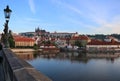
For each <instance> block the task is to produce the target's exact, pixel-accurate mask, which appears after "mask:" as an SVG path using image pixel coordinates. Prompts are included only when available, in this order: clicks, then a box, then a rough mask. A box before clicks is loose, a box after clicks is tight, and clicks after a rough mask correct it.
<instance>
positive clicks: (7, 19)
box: [3, 5, 12, 48]
mask: <svg viewBox="0 0 120 81" xmlns="http://www.w3.org/2000/svg"><path fill="white" fill-rule="evenodd" d="M11 12H12V10H11V9H9V6H8V5H7V6H6V9H4V14H5V20H6V22H5V25H4V27H5V28H4V42H3V43H4V47H5V48H9V42H8V22H9V19H10V14H11Z"/></svg>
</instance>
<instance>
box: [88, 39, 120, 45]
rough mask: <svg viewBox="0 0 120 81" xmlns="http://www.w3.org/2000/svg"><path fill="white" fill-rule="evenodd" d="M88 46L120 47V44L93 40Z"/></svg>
mask: <svg viewBox="0 0 120 81" xmlns="http://www.w3.org/2000/svg"><path fill="white" fill-rule="evenodd" d="M88 45H120V42H117V41H113V42H105V41H101V40H96V39H92V40H91V42H89V43H88Z"/></svg>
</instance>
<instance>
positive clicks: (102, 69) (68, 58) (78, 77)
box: [18, 52, 120, 81]
mask: <svg viewBox="0 0 120 81" xmlns="http://www.w3.org/2000/svg"><path fill="white" fill-rule="evenodd" d="M18 56H19V57H20V58H23V59H25V60H26V61H27V62H28V63H30V64H31V65H32V66H33V67H35V68H36V69H37V70H39V71H40V72H42V73H43V74H45V75H46V76H48V77H49V78H51V79H52V80H53V81H120V78H119V75H120V69H119V68H120V58H119V57H117V58H114V57H107V58H106V57H105V58H103V57H102V58H98V57H97V58H95V57H94V58H92V57H88V55H87V54H82V53H76V52H70V53H69V52H63V53H58V54H41V53H40V52H34V53H32V54H20V55H19V54H18Z"/></svg>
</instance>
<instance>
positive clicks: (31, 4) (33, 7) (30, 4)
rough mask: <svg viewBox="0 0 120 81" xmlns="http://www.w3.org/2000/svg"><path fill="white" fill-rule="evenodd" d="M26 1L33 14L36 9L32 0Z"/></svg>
mask: <svg viewBox="0 0 120 81" xmlns="http://www.w3.org/2000/svg"><path fill="white" fill-rule="evenodd" d="M28 3H29V6H30V10H31V12H32V13H34V14H35V13H36V10H35V3H34V0H29V1H28Z"/></svg>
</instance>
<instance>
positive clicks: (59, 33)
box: [49, 32, 77, 38]
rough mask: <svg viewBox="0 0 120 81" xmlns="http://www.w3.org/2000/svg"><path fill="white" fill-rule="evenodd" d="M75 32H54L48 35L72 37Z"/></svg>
mask: <svg viewBox="0 0 120 81" xmlns="http://www.w3.org/2000/svg"><path fill="white" fill-rule="evenodd" d="M76 34H77V32H76V33H68V32H54V33H50V34H49V36H50V37H59V38H65V37H68V36H69V37H72V36H74V35H76Z"/></svg>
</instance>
